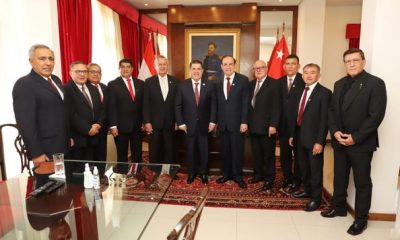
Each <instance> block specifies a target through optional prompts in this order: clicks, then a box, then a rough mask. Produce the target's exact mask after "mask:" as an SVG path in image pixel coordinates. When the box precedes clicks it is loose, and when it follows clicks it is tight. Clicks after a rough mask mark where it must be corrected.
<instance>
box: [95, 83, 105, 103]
mask: <svg viewBox="0 0 400 240" xmlns="http://www.w3.org/2000/svg"><path fill="white" fill-rule="evenodd" d="M95 86H96V87H97V90H99V94H100V101H101V102H103V98H104V96H103V92H102V91H101V86H100V84H95Z"/></svg>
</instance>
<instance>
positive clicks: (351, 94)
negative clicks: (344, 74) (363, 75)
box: [343, 79, 366, 110]
mask: <svg viewBox="0 0 400 240" xmlns="http://www.w3.org/2000/svg"><path fill="white" fill-rule="evenodd" d="M365 84H366V82H365V80H364V79H360V80H356V81H355V82H354V83H353V85H352V86H351V88H350V89H349V91H348V92H347V93H346V94H345V95H344V98H343V109H344V110H347V109H348V108H349V107H350V105H351V103H352V102H353V101H354V99H356V97H357V96H358V94H359V93H360V92H361V90H362V88H363V87H365Z"/></svg>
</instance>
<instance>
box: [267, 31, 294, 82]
mask: <svg viewBox="0 0 400 240" xmlns="http://www.w3.org/2000/svg"><path fill="white" fill-rule="evenodd" d="M288 55H289V50H288V47H287V44H286V39H285V35H283V36H282V38H281V40H279V42H278V43H277V44H276V45H275V47H274V49H273V50H272V53H271V57H270V62H269V63H268V65H269V68H268V73H267V74H268V76H269V77H271V78H274V79H279V78H281V77H283V76H285V75H286V72H285V70H284V69H283V64H285V60H286V57H287V56H288Z"/></svg>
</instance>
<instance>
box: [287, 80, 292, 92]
mask: <svg viewBox="0 0 400 240" xmlns="http://www.w3.org/2000/svg"><path fill="white" fill-rule="evenodd" d="M292 85H293V78H289V85H288V92H290V89H291V88H292Z"/></svg>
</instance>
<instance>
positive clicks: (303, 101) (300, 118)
mask: <svg viewBox="0 0 400 240" xmlns="http://www.w3.org/2000/svg"><path fill="white" fill-rule="evenodd" d="M308 89H310V88H309V87H306V88H304V92H303V98H302V99H301V103H300V109H299V113H298V114H297V126H301V124H302V123H303V115H304V108H305V106H306V98H307V91H308Z"/></svg>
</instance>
